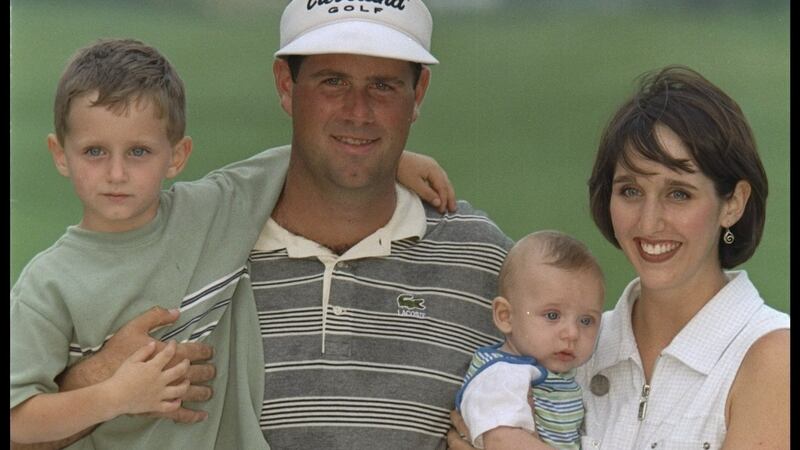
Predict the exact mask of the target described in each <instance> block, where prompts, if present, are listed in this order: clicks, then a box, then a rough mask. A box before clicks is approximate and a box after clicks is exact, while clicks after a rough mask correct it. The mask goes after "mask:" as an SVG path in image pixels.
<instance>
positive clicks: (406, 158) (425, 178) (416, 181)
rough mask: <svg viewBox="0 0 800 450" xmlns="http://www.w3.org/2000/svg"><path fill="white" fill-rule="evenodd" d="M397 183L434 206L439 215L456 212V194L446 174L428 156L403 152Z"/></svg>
mask: <svg viewBox="0 0 800 450" xmlns="http://www.w3.org/2000/svg"><path fill="white" fill-rule="evenodd" d="M397 181H399V182H400V184H402V185H403V186H406V187H407V188H409V189H411V190H412V191H414V192H415V193H416V194H417V195H419V196H420V198H421V199H422V200H424V201H426V202H428V203H430V204H431V205H433V206H435V207H436V208H437V209H438V210H439V212H440V213H442V214H444V213H445V212H447V211H450V212H455V211H456V193H455V190H454V189H453V185H452V184H451V183H450V180H449V179H448V178H447V173H446V172H445V171H444V169H442V167H441V166H440V165H439V163H437V162H436V160H435V159H433V158H431V157H430V156H426V155H421V154H419V153H414V152H410V151H408V150H405V151H404V152H403V154H402V155H401V156H400V163H399V165H398V168H397Z"/></svg>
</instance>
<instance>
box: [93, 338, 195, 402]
mask: <svg viewBox="0 0 800 450" xmlns="http://www.w3.org/2000/svg"><path fill="white" fill-rule="evenodd" d="M176 346H177V344H176V343H175V341H170V342H169V343H168V344H167V346H166V347H164V349H163V350H161V351H160V352H158V353H156V354H155V355H154V356H153V357H152V358H150V359H149V360H148V357H150V355H152V354H153V351H154V350H155V342H150V343H149V344H147V345H145V346H144V347H142V348H140V349H139V350H137V351H136V352H134V353H133V354H132V355H131V356H129V357H128V358H127V359H126V360H125V361H123V362H122V365H121V366H120V367H119V369H117V371H116V372H114V375H113V376H112V377H111V378H110V379H108V380H107V381H106V382H105V383H108V385H109V391H110V398H111V399H112V404H114V405H116V407H117V408H118V409H116V411H117V412H118V415H119V414H138V413H146V412H156V413H167V412H171V411H175V410H176V409H178V408H180V406H181V400H180V397H181V396H183V394H185V393H186V390H187V389H189V380H187V379H183V380H182V381H181V382H180V383H178V384H175V385H173V383H175V382H177V381H179V380H181V379H182V378H183V377H184V375H186V371H187V370H188V369H189V360H188V359H184V360H183V361H181V362H180V363H178V364H176V365H175V366H173V367H171V368H169V369H164V367H165V366H166V365H167V363H168V362H169V361H170V360H171V359H172V357H173V356H174V355H175V350H176Z"/></svg>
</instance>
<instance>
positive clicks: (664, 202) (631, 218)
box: [610, 125, 731, 293]
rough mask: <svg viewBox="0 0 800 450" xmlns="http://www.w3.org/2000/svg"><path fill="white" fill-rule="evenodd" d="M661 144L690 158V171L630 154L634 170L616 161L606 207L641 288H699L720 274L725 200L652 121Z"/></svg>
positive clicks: (672, 137)
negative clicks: (720, 236) (637, 276)
mask: <svg viewBox="0 0 800 450" xmlns="http://www.w3.org/2000/svg"><path fill="white" fill-rule="evenodd" d="M655 131H656V135H657V137H658V139H659V142H660V143H661V145H662V148H663V149H664V150H665V151H666V152H667V153H669V155H670V156H672V157H673V158H678V159H685V160H688V161H689V163H690V166H691V167H692V168H693V169H694V170H695V171H694V172H693V173H690V172H683V171H676V170H673V169H670V168H667V167H666V166H664V165H662V164H660V163H657V162H655V161H651V160H648V159H645V158H643V157H641V156H636V155H634V156H633V157H632V158H631V163H632V165H633V166H634V167H636V168H637V169H638V171H636V172H634V171H632V170H630V169H627V168H625V167H624V166H622V165H621V164H620V163H617V166H616V169H615V171H614V180H613V185H612V186H613V189H612V193H611V202H610V212H611V221H612V224H613V227H614V234H615V236H616V238H617V240H618V241H619V244H620V247H621V248H622V251H623V252H624V253H625V256H627V257H628V259H629V260H630V261H631V264H633V267H634V268H635V269H636V272H637V273H638V275H639V277H640V279H641V285H642V290H643V291H644V290H645V289H646V290H656V291H659V290H674V289H681V290H682V289H688V290H689V291H686V292H696V293H699V292H703V291H706V290H708V289H709V286H710V285H709V284H708V283H716V282H718V280H720V279H721V271H722V268H721V265H720V262H719V255H718V243H719V233H720V227H721V226H730V225H731V223H723V221H726V220H727V219H726V217H729V213H728V210H729V209H730V208H729V205H728V201H726V200H724V199H722V198H720V197H719V196H718V195H717V193H716V190H715V188H714V183H713V181H712V180H711V179H710V178H708V177H707V176H706V175H704V174H703V173H702V172H700V170H699V168H697V165H696V164H695V162H694V161H692V160H691V156H690V154H689V151H688V149H687V148H686V146H685V145H684V144H683V142H682V141H681V140H680V138H679V137H678V136H677V135H676V134H675V133H674V132H673V131H672V130H670V129H669V128H667V127H665V126H662V125H656V127H655Z"/></svg>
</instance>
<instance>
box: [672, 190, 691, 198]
mask: <svg viewBox="0 0 800 450" xmlns="http://www.w3.org/2000/svg"><path fill="white" fill-rule="evenodd" d="M669 195H670V196H671V197H672V198H673V199H674V200H688V199H689V194H687V193H686V192H684V191H672V192H670V194H669Z"/></svg>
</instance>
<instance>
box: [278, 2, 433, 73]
mask: <svg viewBox="0 0 800 450" xmlns="http://www.w3.org/2000/svg"><path fill="white" fill-rule="evenodd" d="M432 30H433V18H432V17H431V13H430V12H429V11H428V8H426V7H425V5H424V4H423V3H422V1H421V0H292V2H291V3H289V5H288V6H287V7H286V9H284V10H283V15H282V16H281V47H280V50H278V51H277V52H275V56H287V55H319V54H325V53H350V54H355V55H367V56H378V57H383V58H392V59H400V60H406V61H411V62H417V63H422V64H437V63H438V62H439V61H438V60H437V59H436V58H434V57H433V55H431V53H430V48H431V32H432Z"/></svg>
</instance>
